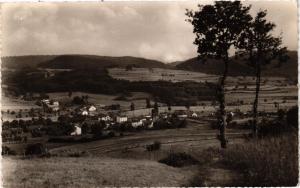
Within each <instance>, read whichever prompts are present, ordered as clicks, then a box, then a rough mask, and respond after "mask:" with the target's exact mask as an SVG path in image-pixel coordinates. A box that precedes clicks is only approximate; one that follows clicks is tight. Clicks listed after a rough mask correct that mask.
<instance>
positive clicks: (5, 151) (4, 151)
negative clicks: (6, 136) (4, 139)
mask: <svg viewBox="0 0 300 188" xmlns="http://www.w3.org/2000/svg"><path fill="white" fill-rule="evenodd" d="M1 155H16V152H15V151H14V150H12V149H10V148H9V147H7V146H2V152H1Z"/></svg>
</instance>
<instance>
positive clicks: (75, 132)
mask: <svg viewBox="0 0 300 188" xmlns="http://www.w3.org/2000/svg"><path fill="white" fill-rule="evenodd" d="M79 135H81V128H80V127H79V126H75V130H74V132H72V133H71V136H79Z"/></svg>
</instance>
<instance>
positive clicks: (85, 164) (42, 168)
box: [2, 157, 188, 188]
mask: <svg viewBox="0 0 300 188" xmlns="http://www.w3.org/2000/svg"><path fill="white" fill-rule="evenodd" d="M2 165H3V166H2V168H3V169H5V170H4V171H3V182H4V184H3V185H4V187H14V188H15V187H30V188H35V187H103V186H180V185H183V184H184V183H186V182H188V179H187V178H188V177H187V175H186V174H184V173H183V172H182V171H181V170H180V169H178V168H173V167H170V166H167V165H164V164H160V163H158V162H155V161H147V160H125V159H109V158H91V157H82V158H59V157H54V158H44V159H32V160H21V159H12V158H4V159H3V161H2Z"/></svg>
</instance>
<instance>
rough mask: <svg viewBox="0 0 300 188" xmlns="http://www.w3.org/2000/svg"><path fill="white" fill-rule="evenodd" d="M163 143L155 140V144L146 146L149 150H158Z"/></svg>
mask: <svg viewBox="0 0 300 188" xmlns="http://www.w3.org/2000/svg"><path fill="white" fill-rule="evenodd" d="M160 146H161V143H160V142H159V141H155V142H154V143H153V144H149V145H147V146H146V149H147V151H156V150H159V149H160Z"/></svg>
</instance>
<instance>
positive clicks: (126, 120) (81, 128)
mask: <svg viewBox="0 0 300 188" xmlns="http://www.w3.org/2000/svg"><path fill="white" fill-rule="evenodd" d="M37 98H38V97H37ZM27 100H28V99H27ZM147 101H148V100H145V106H146V103H147ZM35 104H36V105H37V108H31V109H20V110H19V111H18V112H17V111H12V110H11V111H10V110H7V111H2V121H3V130H2V138H3V142H4V143H27V142H29V143H30V140H32V141H35V142H36V138H38V137H47V138H48V139H49V140H51V139H53V138H54V137H55V138H58V137H60V138H68V139H70V137H77V139H78V137H84V136H87V135H89V136H91V135H93V137H97V136H98V137H99V135H101V137H105V136H107V135H110V136H112V135H116V133H119V134H120V135H123V132H126V131H129V132H130V131H139V130H157V129H168V128H180V127H185V126H186V118H188V117H189V118H197V117H198V114H197V113H196V112H193V111H191V110H189V109H188V108H186V109H185V110H183V109H182V110H172V109H171V106H169V107H165V110H162V109H163V107H161V106H159V105H158V103H157V102H155V103H154V104H153V105H151V106H149V104H148V106H147V107H150V108H144V109H138V110H135V109H134V108H135V107H134V103H131V105H130V110H129V111H122V110H120V105H118V104H112V105H109V106H105V105H101V104H97V105H96V104H92V103H90V102H88V96H82V97H78V96H76V97H74V98H73V100H72V102H71V103H69V104H62V103H61V102H59V101H55V100H52V99H50V98H42V99H37V100H36V102H35ZM166 108H167V110H166ZM159 109H161V110H159ZM141 110H142V111H143V113H142V114H141V113H137V112H138V111H141ZM134 111H136V114H135V113H134ZM6 117H11V119H10V121H9V120H8V119H5V118H6ZM3 118H4V120H3ZM99 138H100V137H99ZM62 140H64V139H62Z"/></svg>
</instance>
